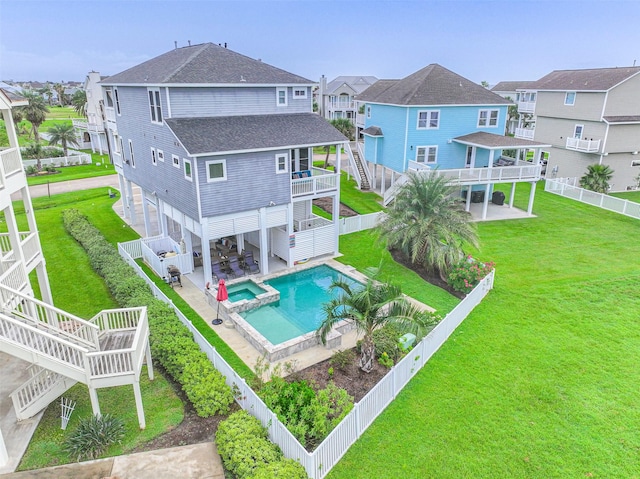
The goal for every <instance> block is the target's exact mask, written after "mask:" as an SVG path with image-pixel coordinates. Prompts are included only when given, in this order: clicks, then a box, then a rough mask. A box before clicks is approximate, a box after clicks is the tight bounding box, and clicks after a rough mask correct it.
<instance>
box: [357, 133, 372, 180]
mask: <svg viewBox="0 0 640 479" xmlns="http://www.w3.org/2000/svg"><path fill="white" fill-rule="evenodd" d="M356 149H357V151H358V158H359V159H360V164H361V165H362V169H363V170H364V176H365V177H366V178H367V181H368V182H369V184H370V185H371V184H373V178H372V176H371V172H370V171H369V167H368V166H367V159H366V158H365V156H364V143H362V142H360V141H357V142H356ZM354 162H355V161H354ZM356 168H357V165H356Z"/></svg>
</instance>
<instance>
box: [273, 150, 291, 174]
mask: <svg viewBox="0 0 640 479" xmlns="http://www.w3.org/2000/svg"><path fill="white" fill-rule="evenodd" d="M288 165H289V157H288V156H287V154H286V153H279V154H277V155H276V173H277V174H280V173H286V172H287V168H288Z"/></svg>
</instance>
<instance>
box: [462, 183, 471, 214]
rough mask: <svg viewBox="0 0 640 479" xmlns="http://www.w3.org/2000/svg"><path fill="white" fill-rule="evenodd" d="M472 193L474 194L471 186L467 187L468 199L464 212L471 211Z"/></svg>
mask: <svg viewBox="0 0 640 479" xmlns="http://www.w3.org/2000/svg"><path fill="white" fill-rule="evenodd" d="M471 193H473V190H472V189H471V185H469V186H467V199H466V202H465V203H466V204H465V207H464V210H465V211H467V212H469V211H471Z"/></svg>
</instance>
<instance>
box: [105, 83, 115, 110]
mask: <svg viewBox="0 0 640 479" xmlns="http://www.w3.org/2000/svg"><path fill="white" fill-rule="evenodd" d="M104 98H105V101H106V102H107V108H113V92H112V91H111V88H106V89H105V90H104Z"/></svg>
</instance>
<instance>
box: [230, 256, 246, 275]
mask: <svg viewBox="0 0 640 479" xmlns="http://www.w3.org/2000/svg"><path fill="white" fill-rule="evenodd" d="M229 268H231V274H233V276H235V277H236V278H239V277H240V276H244V270H243V269H242V268H241V267H240V263H238V257H237V256H229Z"/></svg>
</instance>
